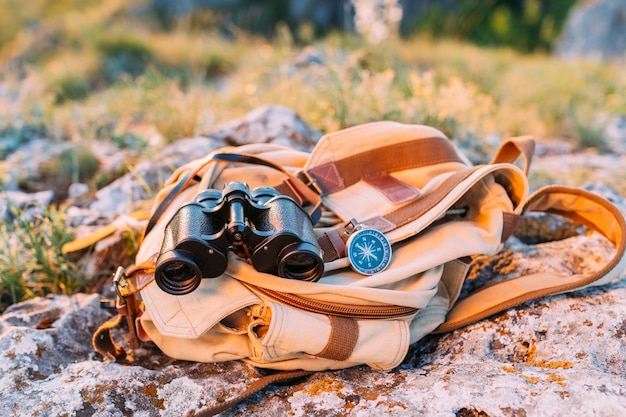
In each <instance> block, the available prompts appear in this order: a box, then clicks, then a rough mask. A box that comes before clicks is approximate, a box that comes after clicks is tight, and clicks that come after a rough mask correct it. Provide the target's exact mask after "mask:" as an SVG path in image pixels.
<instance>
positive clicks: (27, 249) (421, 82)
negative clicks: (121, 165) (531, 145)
mask: <svg viewBox="0 0 626 417" xmlns="http://www.w3.org/2000/svg"><path fill="white" fill-rule="evenodd" d="M475 3H476V4H478V2H475ZM496 3H497V4H498V5H500V6H499V8H498V10H499V12H498V13H496V15H495V17H494V16H492V15H490V16H491V17H489V19H492V20H493V21H491V20H490V24H489V28H491V29H489V30H490V31H491V34H489V33H490V32H489V31H487V32H480V34H479V32H475V31H477V29H476V28H477V26H476V25H474V26H472V25H470V23H471V22H469V21H467V22H466V23H467V25H466V26H459V27H458V29H459V31H458V33H457V34H456V36H457V37H458V38H461V37H466V38H469V39H471V40H474V41H476V42H479V43H482V44H487V45H502V44H503V43H504V44H507V41H505V40H506V39H505V38H507V37H510V36H512V35H511V33H510V30H513V29H515V28H517V29H515V30H520V28H523V27H531V28H536V27H537V25H539V26H540V27H541V28H542V31H540V33H539V35H541V36H543V37H541V38H535V39H534V40H533V39H525V38H523V37H519V39H518V37H517V36H515V37H513V38H514V39H518V40H519V42H520V44H519V45H513V44H511V42H508V44H509V45H511V46H512V47H515V48H516V49H512V48H505V47H497V48H496V47H492V49H485V48H480V47H477V46H475V45H472V44H469V43H465V42H463V41H461V40H451V39H446V38H443V37H440V36H438V34H437V33H434V35H435V36H433V35H432V34H433V32H434V31H433V30H431V31H430V32H429V33H430V35H429V34H421V35H416V36H408V37H406V38H402V39H400V38H393V39H389V40H387V41H386V42H384V43H382V44H379V45H370V44H367V43H366V42H365V41H364V40H363V39H361V38H359V37H357V36H356V35H352V34H342V33H330V34H328V35H327V36H325V37H324V38H319V39H316V38H314V36H313V35H312V34H310V33H309V35H306V36H304V35H301V36H299V37H298V39H299V40H298V41H295V40H294V38H293V37H292V34H293V33H294V32H293V30H290V29H288V28H287V27H286V26H285V25H282V24H279V25H277V26H276V27H275V30H274V31H273V32H274V33H273V36H272V37H271V39H270V38H264V37H261V36H255V35H251V34H248V33H244V32H241V31H239V30H237V29H235V28H228V30H224V28H221V31H220V30H218V29H217V27H216V22H217V21H219V17H218V16H217V15H214V14H211V12H209V11H206V10H205V11H201V12H198V13H196V14H194V15H193V16H191V17H187V18H181V19H172V18H170V17H168V19H166V20H167V21H165V20H164V19H165V18H164V16H159V15H158V14H155V13H150V12H149V11H147V10H146V9H145V8H142V7H143V6H145V5H146V4H148V1H147V0H146V1H135V2H127V1H123V0H112V1H106V2H101V1H92V0H89V1H85V0H81V1H78V0H61V1H52V0H35V1H26V2H25V1H16V0H0V9H1V10H3V13H1V14H0V68H2V70H1V71H0V157H1V158H5V157H6V155H7V154H8V153H10V152H11V151H12V149H5V140H4V139H3V138H5V137H6V138H8V137H11V138H14V139H16V140H17V143H18V144H19V143H23V142H27V141H29V140H31V139H32V138H35V137H47V138H52V139H55V140H59V141H70V140H71V141H73V142H75V143H83V142H84V143H88V142H89V141H111V142H113V143H116V144H118V145H119V146H120V147H132V148H135V149H141V150H142V152H143V155H144V157H146V158H148V157H149V156H150V153H151V152H154V146H147V145H148V143H152V142H151V140H152V138H151V135H153V134H154V133H157V134H158V135H160V136H161V137H162V138H163V139H164V140H165V141H174V140H176V139H179V138H182V137H189V136H192V135H196V134H201V133H206V132H209V131H210V130H212V129H214V128H215V127H216V126H217V125H218V124H219V123H221V122H224V121H227V120H231V119H236V118H240V117H242V116H243V115H245V114H246V113H247V112H249V111H250V110H252V109H254V108H256V107H258V106H262V105H267V104H281V105H284V106H286V107H289V108H291V109H293V110H295V111H296V112H298V113H299V114H300V115H301V116H302V117H303V118H304V120H306V121H307V122H308V123H310V124H311V125H312V126H314V127H315V128H317V129H319V130H321V131H323V132H330V131H334V130H337V129H341V128H345V127H348V126H352V125H356V124H360V123H364V122H368V121H374V120H381V119H393V120H397V121H401V122H407V123H425V124H429V125H432V126H434V127H437V128H439V129H441V130H443V131H444V132H445V133H447V134H448V135H449V136H450V137H451V138H452V139H453V140H455V141H457V142H458V143H460V144H461V145H463V146H464V147H465V148H467V149H468V150H470V151H471V155H472V157H473V158H475V159H476V160H478V161H481V160H484V159H485V158H486V156H487V155H488V154H489V155H490V154H491V152H490V150H489V149H488V147H489V146H495V145H496V144H494V143H492V142H493V141H486V140H485V138H490V137H491V138H493V137H504V136H508V135H519V134H532V135H535V136H538V137H540V138H552V137H558V138H566V139H569V140H571V141H572V142H573V143H575V145H576V146H577V147H581V148H582V147H596V148H599V149H600V150H602V149H603V146H605V143H604V137H603V135H602V133H601V132H602V128H603V126H602V121H603V120H608V119H609V118H610V116H612V115H620V114H622V115H623V114H626V95H624V91H626V73H625V72H624V71H623V67H622V66H620V65H618V64H610V63H606V64H599V63H591V62H574V61H570V62H566V61H561V60H559V59H557V58H555V57H553V56H550V55H548V54H547V52H545V51H547V50H549V49H550V48H549V47H548V46H547V45H548V44H549V43H550V42H552V41H553V40H554V36H555V34H556V32H555V31H556V29H555V28H558V25H560V23H561V21H562V18H563V16H561V15H559V16H556V15H554V14H553V16H552V19H553V21H552V23H550V22H548V21H547V20H546V19H547V17H546V16H544V15H538V14H537V13H535V12H536V10H535V11H533V10H534V9H532V7H534V6H533V4H534V5H535V6H536V5H537V3H538V2H536V1H534V2H533V1H526V2H522V3H523V4H525V5H526V6H524V7H528V8H529V9H528V10H526V9H524V10H525V11H524V13H522V14H521V15H518V14H515V13H511V12H510V10H509V11H507V7H508V6H506V4H508V3H507V2H490V3H489V4H492V5H493V4H496ZM509 3H510V2H509ZM565 3H567V5H569V4H570V3H571V1H565ZM542 4H543V2H542ZM555 10H556V9H555ZM559 10H564V9H559ZM8 11H10V12H8ZM474 12H475V13H478V14H480V13H483V12H484V10H482V11H480V10H475V11H474ZM554 13H556V11H554ZM476 15H477V14H475V15H473V16H476ZM457 17H458V16H457ZM439 18H440V19H444V18H445V19H448V18H450V19H452V17H450V16H448V17H445V16H440V17H439ZM432 19H433V20H431V23H430V24H434V23H432V22H437V20H436V16H435V17H432ZM436 25H442V26H441V27H444V26H445V25H453V24H452V23H450V21H448V20H446V21H445V22H443V23H441V22H440V23H437V24H436ZM533 25H534V26H533ZM453 26H454V25H453ZM309 32H310V30H309ZM530 32H533V31H532V30H531V31H528V33H530ZM535 32H536V31H535ZM298 33H301V34H302V33H307V28H306V27H302V28H299V31H298ZM525 33H526V32H525ZM533 33H534V32H533ZM535 35H537V33H536V34H535ZM535 35H533V36H535ZM539 35H537V36H539ZM528 36H531V35H528ZM303 39H308V40H309V41H307V42H306V43H305V42H304V41H303ZM503 39H504V40H503ZM532 45H535V46H532ZM537 45H539V47H537ZM541 45H543V47H541ZM537 48H539V49H541V50H544V52H535V53H533V54H528V53H523V52H520V50H521V51H528V50H537ZM6 146H8V145H6ZM12 146H16V145H12ZM78 149H80V148H78ZM81 152H82V151H81ZM59 158H60V159H58V160H57V162H53V163H50V164H49V165H48V166H44V169H45V170H47V171H46V172H45V175H46V176H47V177H49V178H59V180H60V181H61V180H62V181H65V182H64V183H63V184H62V185H61V187H66V182H67V181H69V180H70V179H71V180H74V179H75V178H74V177H76V176H79V177H80V178H81V179H86V180H89V178H92V177H94V175H95V176H96V178H92V181H93V183H94V184H97V186H101V185H102V181H104V180H103V179H102V178H97V173H96V171H97V164H96V161H94V160H93V158H92V157H91V156H90V155H88V154H87V153H84V152H83V153H81V154H80V155H77V154H72V153H67V154H63V155H60V156H59ZM62 158H67V161H69V162H64V161H66V160H65V159H62ZM76 160H80V161H81V162H80V164H78V165H76V164H74V162H75V161H76ZM72 164H74V165H72ZM66 166H68V167H70V170H69V171H64V170H63V169H64V167H66ZM78 168H80V169H78ZM35 230H37V231H38V232H37V233H35V232H34V231H35ZM40 230H41V231H40ZM0 233H2V235H3V236H1V241H2V245H3V246H2V247H1V248H0V275H1V277H2V282H1V283H0V294H1V295H2V297H3V299H2V300H3V301H2V302H3V303H5V302H15V301H18V300H21V299H22V298H23V297H25V296H31V295H34V294H44V293H46V292H71V291H72V290H73V289H75V288H79V287H80V282H79V281H77V276H76V268H75V266H73V265H74V264H73V263H72V262H70V261H68V260H67V259H65V258H63V257H62V256H61V255H59V254H60V246H61V245H62V244H63V243H64V242H65V241H66V240H67V239H69V236H68V235H67V234H66V233H67V231H66V230H65V229H64V228H63V227H62V213H61V212H59V211H52V212H50V213H49V214H48V215H47V216H43V217H42V218H41V219H40V220H38V221H37V222H34V223H25V222H19V221H18V222H16V223H11V224H0ZM16 236H19V238H16ZM48 280H49V281H48Z"/></svg>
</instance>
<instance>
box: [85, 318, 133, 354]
mask: <svg viewBox="0 0 626 417" xmlns="http://www.w3.org/2000/svg"><path fill="white" fill-rule="evenodd" d="M123 321H124V316H122V315H121V314H117V315H116V316H115V317H113V318H112V319H110V320H108V321H106V322H104V323H103V324H102V325H100V327H98V329H97V330H96V331H95V333H94V334H93V337H92V338H91V344H92V346H93V348H94V349H95V350H96V352H98V353H99V354H101V355H102V356H104V358H105V359H106V360H108V361H110V362H122V361H124V360H126V351H125V350H124V348H122V347H121V346H119V345H117V344H116V343H115V341H113V336H112V335H111V330H113V329H116V328H118V327H120V326H121V325H122V323H123Z"/></svg>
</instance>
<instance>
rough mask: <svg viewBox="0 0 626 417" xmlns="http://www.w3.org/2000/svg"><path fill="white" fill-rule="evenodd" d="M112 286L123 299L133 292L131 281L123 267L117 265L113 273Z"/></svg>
mask: <svg viewBox="0 0 626 417" xmlns="http://www.w3.org/2000/svg"><path fill="white" fill-rule="evenodd" d="M113 287H114V288H115V292H116V293H117V295H118V296H119V298H120V299H122V300H125V299H126V297H129V296H131V295H132V294H133V285H132V282H131V281H130V280H129V279H128V277H126V274H125V273H124V267H121V266H118V267H117V270H116V271H115V275H113Z"/></svg>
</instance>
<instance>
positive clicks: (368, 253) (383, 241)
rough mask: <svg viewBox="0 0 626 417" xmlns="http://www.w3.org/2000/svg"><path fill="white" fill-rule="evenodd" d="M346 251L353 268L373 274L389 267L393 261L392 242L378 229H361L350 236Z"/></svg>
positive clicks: (362, 272)
mask: <svg viewBox="0 0 626 417" xmlns="http://www.w3.org/2000/svg"><path fill="white" fill-rule="evenodd" d="M346 246H347V247H346V252H347V254H348V259H349V260H350V265H352V268H353V269H354V270H355V271H357V272H359V273H361V274H363V275H373V274H375V273H377V272H380V271H382V270H383V269H385V268H387V266H388V265H389V262H391V244H390V243H389V240H388V239H387V238H386V237H385V235H384V234H383V233H382V232H380V231H378V230H376V229H361V230H358V231H356V232H355V233H353V234H352V236H350V238H349V239H348V242H347V244H346Z"/></svg>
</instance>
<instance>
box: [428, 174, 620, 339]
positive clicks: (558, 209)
mask: <svg viewBox="0 0 626 417" xmlns="http://www.w3.org/2000/svg"><path fill="white" fill-rule="evenodd" d="M532 211H535V212H544V213H552V214H558V215H561V216H564V217H567V218H569V219H570V220H573V221H576V222H578V223H580V224H583V225H585V226H588V227H589V228H591V229H592V230H595V231H596V232H598V233H600V234H601V235H603V236H604V237H606V238H607V239H608V240H609V241H610V242H611V244H612V245H613V246H614V247H615V253H614V255H613V257H612V258H611V259H610V260H609V261H608V262H607V263H606V264H605V265H604V266H603V267H602V268H600V269H598V270H596V271H594V272H591V273H586V274H577V275H571V276H567V275H559V274H555V273H551V272H542V273H536V274H532V275H524V276H520V277H517V278H512V279H509V280H506V281H502V282H498V283H495V284H493V285H489V286H486V287H483V288H481V289H478V290H476V291H474V292H473V293H471V294H470V295H468V296H467V297H465V298H464V299H462V300H460V301H459V302H457V303H456V304H455V306H454V307H453V308H452V310H451V311H450V312H449V313H448V316H447V318H446V321H445V322H444V323H443V324H441V325H440V326H439V327H438V328H437V330H436V331H435V332H437V333H443V332H448V331H451V330H455V329H458V328H461V327H464V326H466V325H468V324H471V323H474V322H476V321H478V320H481V319H483V318H486V317H489V316H491V315H493V314H496V313H499V312H501V311H504V310H506V309H509V308H511V307H515V306H517V305H519V304H522V303H525V302H528V301H532V300H536V299H538V298H541V297H545V296H548V295H554V294H560V293H564V292H569V291H573V290H577V289H581V288H584V287H586V286H590V285H600V284H605V283H607V282H609V281H610V280H612V279H614V278H616V277H618V276H619V275H620V274H622V273H623V272H624V270H625V269H626V222H625V221H624V217H623V215H622V213H621V212H620V211H619V209H618V208H617V207H615V206H614V205H613V204H611V203H610V202H609V201H608V200H606V199H604V198H602V197H600V196H598V195H596V194H593V193H590V192H588V191H585V190H582V189H579V188H570V187H564V186H548V187H544V188H542V189H539V190H538V191H537V192H536V193H534V194H533V195H532V196H530V197H529V198H528V200H527V202H526V205H525V209H524V213H527V212H532Z"/></svg>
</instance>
